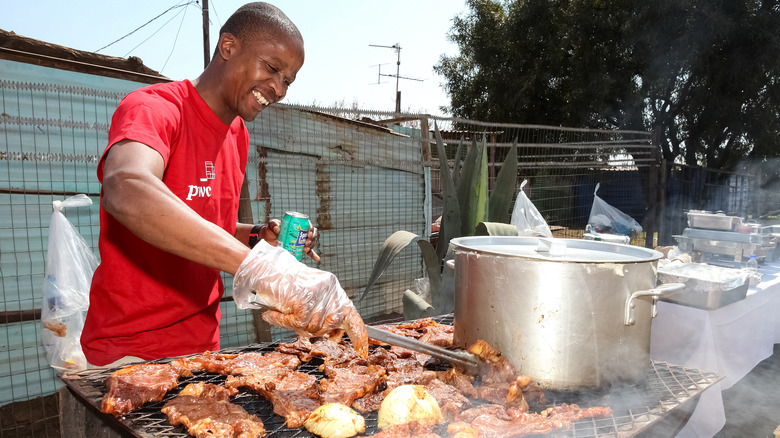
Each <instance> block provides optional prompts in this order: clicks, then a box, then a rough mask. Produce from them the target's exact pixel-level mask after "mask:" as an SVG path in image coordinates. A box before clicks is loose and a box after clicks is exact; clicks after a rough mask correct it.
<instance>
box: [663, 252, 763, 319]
mask: <svg viewBox="0 0 780 438" xmlns="http://www.w3.org/2000/svg"><path fill="white" fill-rule="evenodd" d="M658 281H659V283H668V282H675V283H684V284H685V289H683V290H682V291H680V292H676V293H672V294H669V295H665V296H662V297H661V300H662V301H668V302H670V303H676V304H682V305H684V306H689V307H696V308H699V309H706V310H713V309H718V308H721V307H724V306H727V305H729V304H732V303H735V302H737V301H739V300H742V299H744V298H745V297H746V296H747V290H748V287H749V286H750V284H749V282H748V273H746V272H744V271H739V270H736V269H730V268H721V267H718V266H711V265H705V264H702V263H685V264H680V265H675V266H663V267H659V268H658Z"/></svg>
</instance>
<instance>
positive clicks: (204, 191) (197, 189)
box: [187, 161, 217, 201]
mask: <svg viewBox="0 0 780 438" xmlns="http://www.w3.org/2000/svg"><path fill="white" fill-rule="evenodd" d="M205 165H206V177H205V178H201V179H200V182H207V181H208V180H210V179H214V178H216V177H217V175H216V172H214V163H213V162H212V161H206V162H205ZM188 188H189V191H188V192H187V200H188V201H192V197H193V196H194V197H196V198H210V197H211V186H197V185H191V186H189V187H188Z"/></svg>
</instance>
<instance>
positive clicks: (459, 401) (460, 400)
mask: <svg viewBox="0 0 780 438" xmlns="http://www.w3.org/2000/svg"><path fill="white" fill-rule="evenodd" d="M425 389H427V390H428V392H429V393H430V394H431V396H433V398H435V399H436V401H437V402H438V403H439V407H440V408H441V413H442V416H443V417H444V419H445V420H446V421H452V420H454V419H455V417H456V416H457V415H458V413H460V412H463V411H464V410H465V409H468V408H470V407H471V401H469V399H468V398H466V396H464V395H463V394H461V393H460V391H458V389H457V388H455V387H454V386H451V385H448V384H446V383H444V382H442V381H441V380H439V379H433V380H432V381H431V382H429V383H428V384H427V385H425Z"/></svg>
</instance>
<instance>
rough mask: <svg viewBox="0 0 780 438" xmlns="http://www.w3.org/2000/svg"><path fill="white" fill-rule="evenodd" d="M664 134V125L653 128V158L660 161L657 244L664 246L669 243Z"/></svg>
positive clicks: (657, 200)
mask: <svg viewBox="0 0 780 438" xmlns="http://www.w3.org/2000/svg"><path fill="white" fill-rule="evenodd" d="M662 135H663V127H662V126H658V125H657V126H655V127H654V128H653V136H652V140H651V141H652V144H653V146H654V148H653V158H654V159H655V162H656V163H658V173H657V176H656V181H657V184H656V185H655V202H656V205H655V230H656V232H657V233H658V239H657V241H656V245H658V246H662V245H666V244H667V243H668V241H667V238H668V233H667V230H666V182H667V173H666V159H665V158H664V157H663V155H662V154H661V136H662Z"/></svg>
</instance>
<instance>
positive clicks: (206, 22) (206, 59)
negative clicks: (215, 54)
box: [203, 0, 211, 68]
mask: <svg viewBox="0 0 780 438" xmlns="http://www.w3.org/2000/svg"><path fill="white" fill-rule="evenodd" d="M209 46H210V44H209V0H203V68H206V67H208V65H209V61H210V60H211V54H210V53H209Z"/></svg>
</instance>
